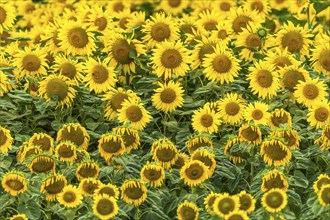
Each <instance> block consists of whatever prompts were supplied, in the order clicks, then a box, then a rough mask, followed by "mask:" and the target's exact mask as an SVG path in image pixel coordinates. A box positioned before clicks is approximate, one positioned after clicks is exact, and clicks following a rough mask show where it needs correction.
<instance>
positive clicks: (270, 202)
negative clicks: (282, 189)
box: [266, 191, 284, 209]
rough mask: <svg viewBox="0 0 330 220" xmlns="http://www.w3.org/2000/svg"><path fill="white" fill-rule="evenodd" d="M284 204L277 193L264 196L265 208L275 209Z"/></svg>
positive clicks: (281, 197)
mask: <svg viewBox="0 0 330 220" xmlns="http://www.w3.org/2000/svg"><path fill="white" fill-rule="evenodd" d="M283 202H284V198H283V196H282V195H281V193H279V192H276V191H275V192H271V193H269V194H268V195H267V196H266V204H267V206H269V207H271V208H273V209H277V208H279V207H280V206H281V205H282V204H283Z"/></svg>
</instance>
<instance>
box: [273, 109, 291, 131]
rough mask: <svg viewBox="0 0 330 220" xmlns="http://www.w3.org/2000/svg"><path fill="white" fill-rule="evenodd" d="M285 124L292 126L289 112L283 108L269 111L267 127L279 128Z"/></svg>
mask: <svg viewBox="0 0 330 220" xmlns="http://www.w3.org/2000/svg"><path fill="white" fill-rule="evenodd" d="M284 124H287V126H288V127H289V128H290V127H291V126H292V117H291V114H290V113H289V112H287V111H285V110H284V109H283V108H280V109H275V110H274V111H272V112H271V116H270V118H269V121H268V125H269V127H271V128H272V129H275V128H279V127H280V126H281V125H284Z"/></svg>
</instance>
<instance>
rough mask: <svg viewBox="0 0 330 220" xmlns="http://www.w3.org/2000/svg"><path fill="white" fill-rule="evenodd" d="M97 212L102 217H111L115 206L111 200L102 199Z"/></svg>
mask: <svg viewBox="0 0 330 220" xmlns="http://www.w3.org/2000/svg"><path fill="white" fill-rule="evenodd" d="M96 210H97V212H98V213H100V214H101V215H109V214H111V213H113V211H114V205H113V203H112V202H111V201H110V200H109V199H100V201H98V203H97V206H96Z"/></svg>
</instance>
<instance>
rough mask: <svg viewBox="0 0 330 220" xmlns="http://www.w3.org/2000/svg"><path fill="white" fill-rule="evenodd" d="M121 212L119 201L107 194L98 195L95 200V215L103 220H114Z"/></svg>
mask: <svg viewBox="0 0 330 220" xmlns="http://www.w3.org/2000/svg"><path fill="white" fill-rule="evenodd" d="M118 212H119V208H118V205H117V200H116V199H115V198H113V197H110V196H108V195H107V194H101V195H96V196H94V198H93V213H94V215H96V216H97V217H98V218H100V219H102V220H107V219H112V218H113V217H115V216H116V215H117V214H118Z"/></svg>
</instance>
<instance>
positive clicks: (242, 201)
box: [237, 190, 256, 213]
mask: <svg viewBox="0 0 330 220" xmlns="http://www.w3.org/2000/svg"><path fill="white" fill-rule="evenodd" d="M237 196H238V198H239V205H240V206H239V210H241V211H244V212H246V213H250V212H253V211H254V210H255V204H256V200H255V199H254V198H253V196H252V195H251V194H250V193H247V192H246V191H245V190H243V191H241V192H240V193H239V194H238V195H237Z"/></svg>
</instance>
